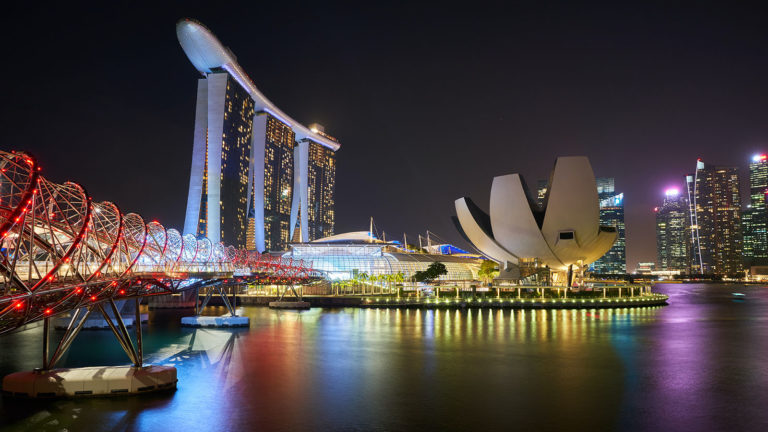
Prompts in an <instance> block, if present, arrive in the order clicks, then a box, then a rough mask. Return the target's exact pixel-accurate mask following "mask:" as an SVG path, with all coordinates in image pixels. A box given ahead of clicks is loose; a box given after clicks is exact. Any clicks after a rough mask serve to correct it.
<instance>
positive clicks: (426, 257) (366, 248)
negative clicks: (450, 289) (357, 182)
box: [283, 243, 481, 281]
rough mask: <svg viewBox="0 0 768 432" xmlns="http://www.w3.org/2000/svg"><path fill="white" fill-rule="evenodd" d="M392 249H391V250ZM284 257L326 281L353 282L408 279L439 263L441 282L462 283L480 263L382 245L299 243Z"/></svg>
mask: <svg viewBox="0 0 768 432" xmlns="http://www.w3.org/2000/svg"><path fill="white" fill-rule="evenodd" d="M392 249H394V248H392ZM283 257H285V258H293V259H302V260H305V261H309V262H311V263H312V264H311V266H312V268H314V269H316V270H319V271H321V272H322V273H323V274H324V275H325V277H326V278H327V279H329V280H350V279H356V278H357V277H358V276H359V275H361V274H362V273H365V274H367V275H369V276H379V275H396V274H398V273H402V275H403V277H405V278H406V279H407V278H410V277H412V276H413V275H414V273H416V272H417V271H423V270H426V269H427V267H429V265H430V264H432V263H434V262H441V263H443V264H444V265H445V267H446V270H448V274H446V275H444V276H441V277H440V280H445V281H447V280H451V281H465V280H473V279H476V277H477V271H478V270H479V269H480V263H481V260H479V259H473V258H464V257H457V256H451V255H437V254H420V253H413V254H411V253H403V252H395V251H393V250H390V248H389V247H387V246H386V245H384V244H373V243H372V244H365V243H362V244H333V243H317V244H311V243H302V244H293V245H291V251H290V252H287V253H286V254H285V255H283Z"/></svg>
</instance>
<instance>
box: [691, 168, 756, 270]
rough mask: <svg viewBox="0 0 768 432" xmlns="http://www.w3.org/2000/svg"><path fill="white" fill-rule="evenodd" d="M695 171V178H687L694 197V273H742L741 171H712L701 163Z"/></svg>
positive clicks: (692, 254) (727, 169)
mask: <svg viewBox="0 0 768 432" xmlns="http://www.w3.org/2000/svg"><path fill="white" fill-rule="evenodd" d="M696 168H697V169H696V173H695V174H694V175H692V176H691V175H689V176H687V177H686V179H687V184H688V190H689V194H690V196H691V197H692V200H690V203H689V207H690V212H691V217H690V219H691V234H692V241H691V244H692V246H693V247H694V248H695V250H693V251H692V253H691V258H692V262H691V268H692V272H694V273H715V274H721V275H728V274H736V273H740V272H741V271H742V268H743V266H742V241H743V239H742V231H741V228H742V222H741V194H740V192H739V172H738V168H736V167H718V166H711V167H710V166H705V165H704V163H703V162H701V161H698V162H697V166H696ZM697 261H698V262H697Z"/></svg>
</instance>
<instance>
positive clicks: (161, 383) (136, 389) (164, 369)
mask: <svg viewBox="0 0 768 432" xmlns="http://www.w3.org/2000/svg"><path fill="white" fill-rule="evenodd" d="M177 381H178V380H177V378H176V368H175V367H172V366H146V367H142V368H137V367H134V366H96V367H84V368H75V369H52V370H49V371H31V372H16V373H12V374H10V375H7V376H6V377H5V378H3V395H7V396H14V397H23V398H55V397H82V396H110V395H111V396H115V395H126V394H138V393H148V392H152V391H160V390H172V389H175V388H176V382H177Z"/></svg>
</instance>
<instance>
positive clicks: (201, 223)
mask: <svg viewBox="0 0 768 432" xmlns="http://www.w3.org/2000/svg"><path fill="white" fill-rule="evenodd" d="M215 74H217V75H219V74H225V75H226V92H225V93H224V112H223V118H222V125H221V126H222V128H221V130H222V134H221V160H220V164H221V170H220V172H221V174H220V179H219V194H220V195H219V197H220V201H219V219H220V223H219V227H220V237H219V238H220V239H221V241H222V242H224V243H225V244H227V245H233V246H235V247H245V246H246V240H247V235H246V234H247V224H248V221H247V211H248V206H247V204H248V202H247V199H248V198H247V196H248V167H249V164H250V157H251V135H252V132H253V115H254V102H253V99H251V97H250V96H249V95H248V92H247V91H246V90H245V89H243V88H242V87H241V86H240V84H238V83H237V81H235V80H234V79H233V78H232V77H231V76H230V75H229V74H228V73H226V72H216V73H215ZM209 75H213V74H209ZM210 127H211V125H208V128H209V129H210ZM208 153H209V148H208V139H207V134H206V146H205V168H204V171H203V188H202V194H201V196H200V211H199V219H198V225H197V230H196V234H197V236H200V237H207V236H209V233H208V182H209V179H208V171H209V169H208V164H209V162H213V161H209V158H208Z"/></svg>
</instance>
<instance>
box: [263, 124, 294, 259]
mask: <svg viewBox="0 0 768 432" xmlns="http://www.w3.org/2000/svg"><path fill="white" fill-rule="evenodd" d="M266 115H267V116H268V117H267V133H266V142H265V143H264V192H263V193H264V247H265V248H266V250H270V251H271V250H284V249H285V248H286V247H287V245H288V242H289V241H290V239H291V233H290V229H289V226H290V218H291V202H292V200H293V171H294V160H293V159H294V157H293V149H294V147H295V145H296V134H295V133H294V132H293V130H292V129H291V128H290V126H288V125H286V124H284V123H283V122H281V121H280V120H278V119H276V118H275V117H273V116H271V115H269V114H266ZM254 193H256V191H254Z"/></svg>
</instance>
